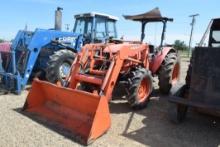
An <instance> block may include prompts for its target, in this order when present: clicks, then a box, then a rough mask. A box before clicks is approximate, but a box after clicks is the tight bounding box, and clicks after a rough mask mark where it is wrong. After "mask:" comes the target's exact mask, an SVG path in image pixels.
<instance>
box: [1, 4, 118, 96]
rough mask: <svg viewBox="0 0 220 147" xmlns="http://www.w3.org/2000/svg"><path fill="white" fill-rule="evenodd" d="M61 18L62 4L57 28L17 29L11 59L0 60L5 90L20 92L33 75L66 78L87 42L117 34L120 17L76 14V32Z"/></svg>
mask: <svg viewBox="0 0 220 147" xmlns="http://www.w3.org/2000/svg"><path fill="white" fill-rule="evenodd" d="M61 20H62V8H57V10H56V12H55V28H54V29H49V30H47V29H36V30H35V31H34V32H31V31H27V30H22V31H19V32H18V33H17V35H16V37H15V39H14V40H13V42H12V45H11V47H10V52H9V56H8V58H7V61H5V60H6V59H4V60H2V59H1V60H0V61H1V62H2V63H3V64H1V66H0V82H1V84H0V88H1V91H4V92H13V93H16V94H20V93H21V90H22V89H24V88H25V86H26V85H27V83H28V81H31V79H33V77H39V78H41V79H44V80H47V81H49V82H51V83H55V82H57V81H62V80H63V79H64V78H65V77H66V76H67V75H68V73H69V71H70V67H71V64H72V62H73V60H74V57H75V54H76V53H77V52H78V51H80V49H81V47H82V46H83V45H84V44H87V43H98V42H103V41H106V40H108V39H109V38H117V31H116V21H117V18H116V17H114V16H110V15H106V14H100V13H85V14H79V15H75V25H74V29H73V32H63V31H61V26H62V25H61V24H62V22H61ZM0 57H1V56H0Z"/></svg>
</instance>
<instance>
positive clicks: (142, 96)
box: [125, 67, 153, 109]
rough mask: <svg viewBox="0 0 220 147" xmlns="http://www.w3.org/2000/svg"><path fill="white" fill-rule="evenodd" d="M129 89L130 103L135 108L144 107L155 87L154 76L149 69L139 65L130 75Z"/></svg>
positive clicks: (127, 89)
mask: <svg viewBox="0 0 220 147" xmlns="http://www.w3.org/2000/svg"><path fill="white" fill-rule="evenodd" d="M125 88H126V91H127V96H126V98H127V100H128V103H129V104H130V105H131V107H132V108H134V109H142V108H144V107H145V106H146V105H147V103H148V101H149V96H150V94H151V92H152V89H153V83H152V76H151V73H150V71H149V70H147V69H145V68H142V67H137V68H135V70H132V71H131V73H130V74H129V75H128V84H127V86H126V87H125Z"/></svg>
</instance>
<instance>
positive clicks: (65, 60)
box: [46, 49, 75, 83]
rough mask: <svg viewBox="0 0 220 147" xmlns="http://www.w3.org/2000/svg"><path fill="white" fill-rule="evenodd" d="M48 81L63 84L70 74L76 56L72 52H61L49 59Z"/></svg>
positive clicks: (55, 53)
mask: <svg viewBox="0 0 220 147" xmlns="http://www.w3.org/2000/svg"><path fill="white" fill-rule="evenodd" d="M49 58H50V59H49V61H48V63H47V69H46V79H47V80H48V81H49V82H51V83H56V82H58V81H60V82H63V81H64V79H65V78H66V76H67V75H68V74H69V72H70V68H71V65H72V63H73V60H74V58H75V54H74V53H73V52H72V51H70V50H65V49H62V50H59V51H56V52H54V54H52V55H51V56H50V57H49Z"/></svg>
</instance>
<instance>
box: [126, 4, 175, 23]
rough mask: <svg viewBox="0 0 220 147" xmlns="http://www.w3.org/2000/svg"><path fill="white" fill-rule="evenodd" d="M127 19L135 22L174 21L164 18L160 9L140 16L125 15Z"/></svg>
mask: <svg viewBox="0 0 220 147" xmlns="http://www.w3.org/2000/svg"><path fill="white" fill-rule="evenodd" d="M123 16H124V18H125V19H129V20H133V21H163V20H166V21H173V19H170V18H167V17H163V16H162V15H161V13H160V10H159V8H158V7H156V8H154V9H153V10H151V11H149V12H146V13H143V14H138V15H123Z"/></svg>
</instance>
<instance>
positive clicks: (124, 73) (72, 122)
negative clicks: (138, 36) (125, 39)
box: [23, 43, 153, 144]
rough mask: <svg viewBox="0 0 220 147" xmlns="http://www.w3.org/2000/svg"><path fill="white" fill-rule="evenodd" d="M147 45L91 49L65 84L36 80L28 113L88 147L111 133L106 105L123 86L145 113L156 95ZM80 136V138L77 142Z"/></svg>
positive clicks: (93, 46) (82, 55)
mask: <svg viewBox="0 0 220 147" xmlns="http://www.w3.org/2000/svg"><path fill="white" fill-rule="evenodd" d="M148 53H149V48H148V46H147V45H146V44H134V43H123V44H111V43H110V44H88V45H85V46H84V47H83V48H82V50H81V52H80V53H79V54H78V55H77V57H76V58H75V60H74V63H73V65H72V70H71V73H70V75H69V77H68V78H67V79H66V81H65V82H64V83H62V84H61V85H54V84H51V83H48V82H44V81H40V80H37V79H36V80H34V81H33V84H32V88H31V90H30V92H29V94H28V96H27V100H26V103H25V105H24V108H23V109H24V111H25V112H28V113H32V114H36V115H38V116H40V117H43V118H46V119H48V120H50V121H52V122H56V123H58V124H60V125H61V126H62V127H64V128H66V129H67V130H69V131H71V132H72V133H73V134H74V135H76V136H77V137H76V138H80V140H78V141H80V142H81V143H83V144H89V143H91V142H92V141H94V140H95V139H96V138H98V137H99V136H101V135H103V134H104V133H105V132H106V131H107V130H108V129H109V128H110V124H111V121H110V113H109V107H108V102H109V101H110V100H111V97H112V92H113V90H114V88H115V86H116V85H117V84H118V83H119V82H123V83H124V84H125V87H126V88H125V89H126V90H125V94H126V98H127V100H128V103H129V104H130V106H131V107H132V108H135V109H141V108H144V107H145V106H146V105H147V103H148V101H149V96H150V94H151V92H152V87H153V84H152V76H151V72H150V71H149V62H148V60H147V58H146V57H147V56H148ZM78 136H79V137H78Z"/></svg>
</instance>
